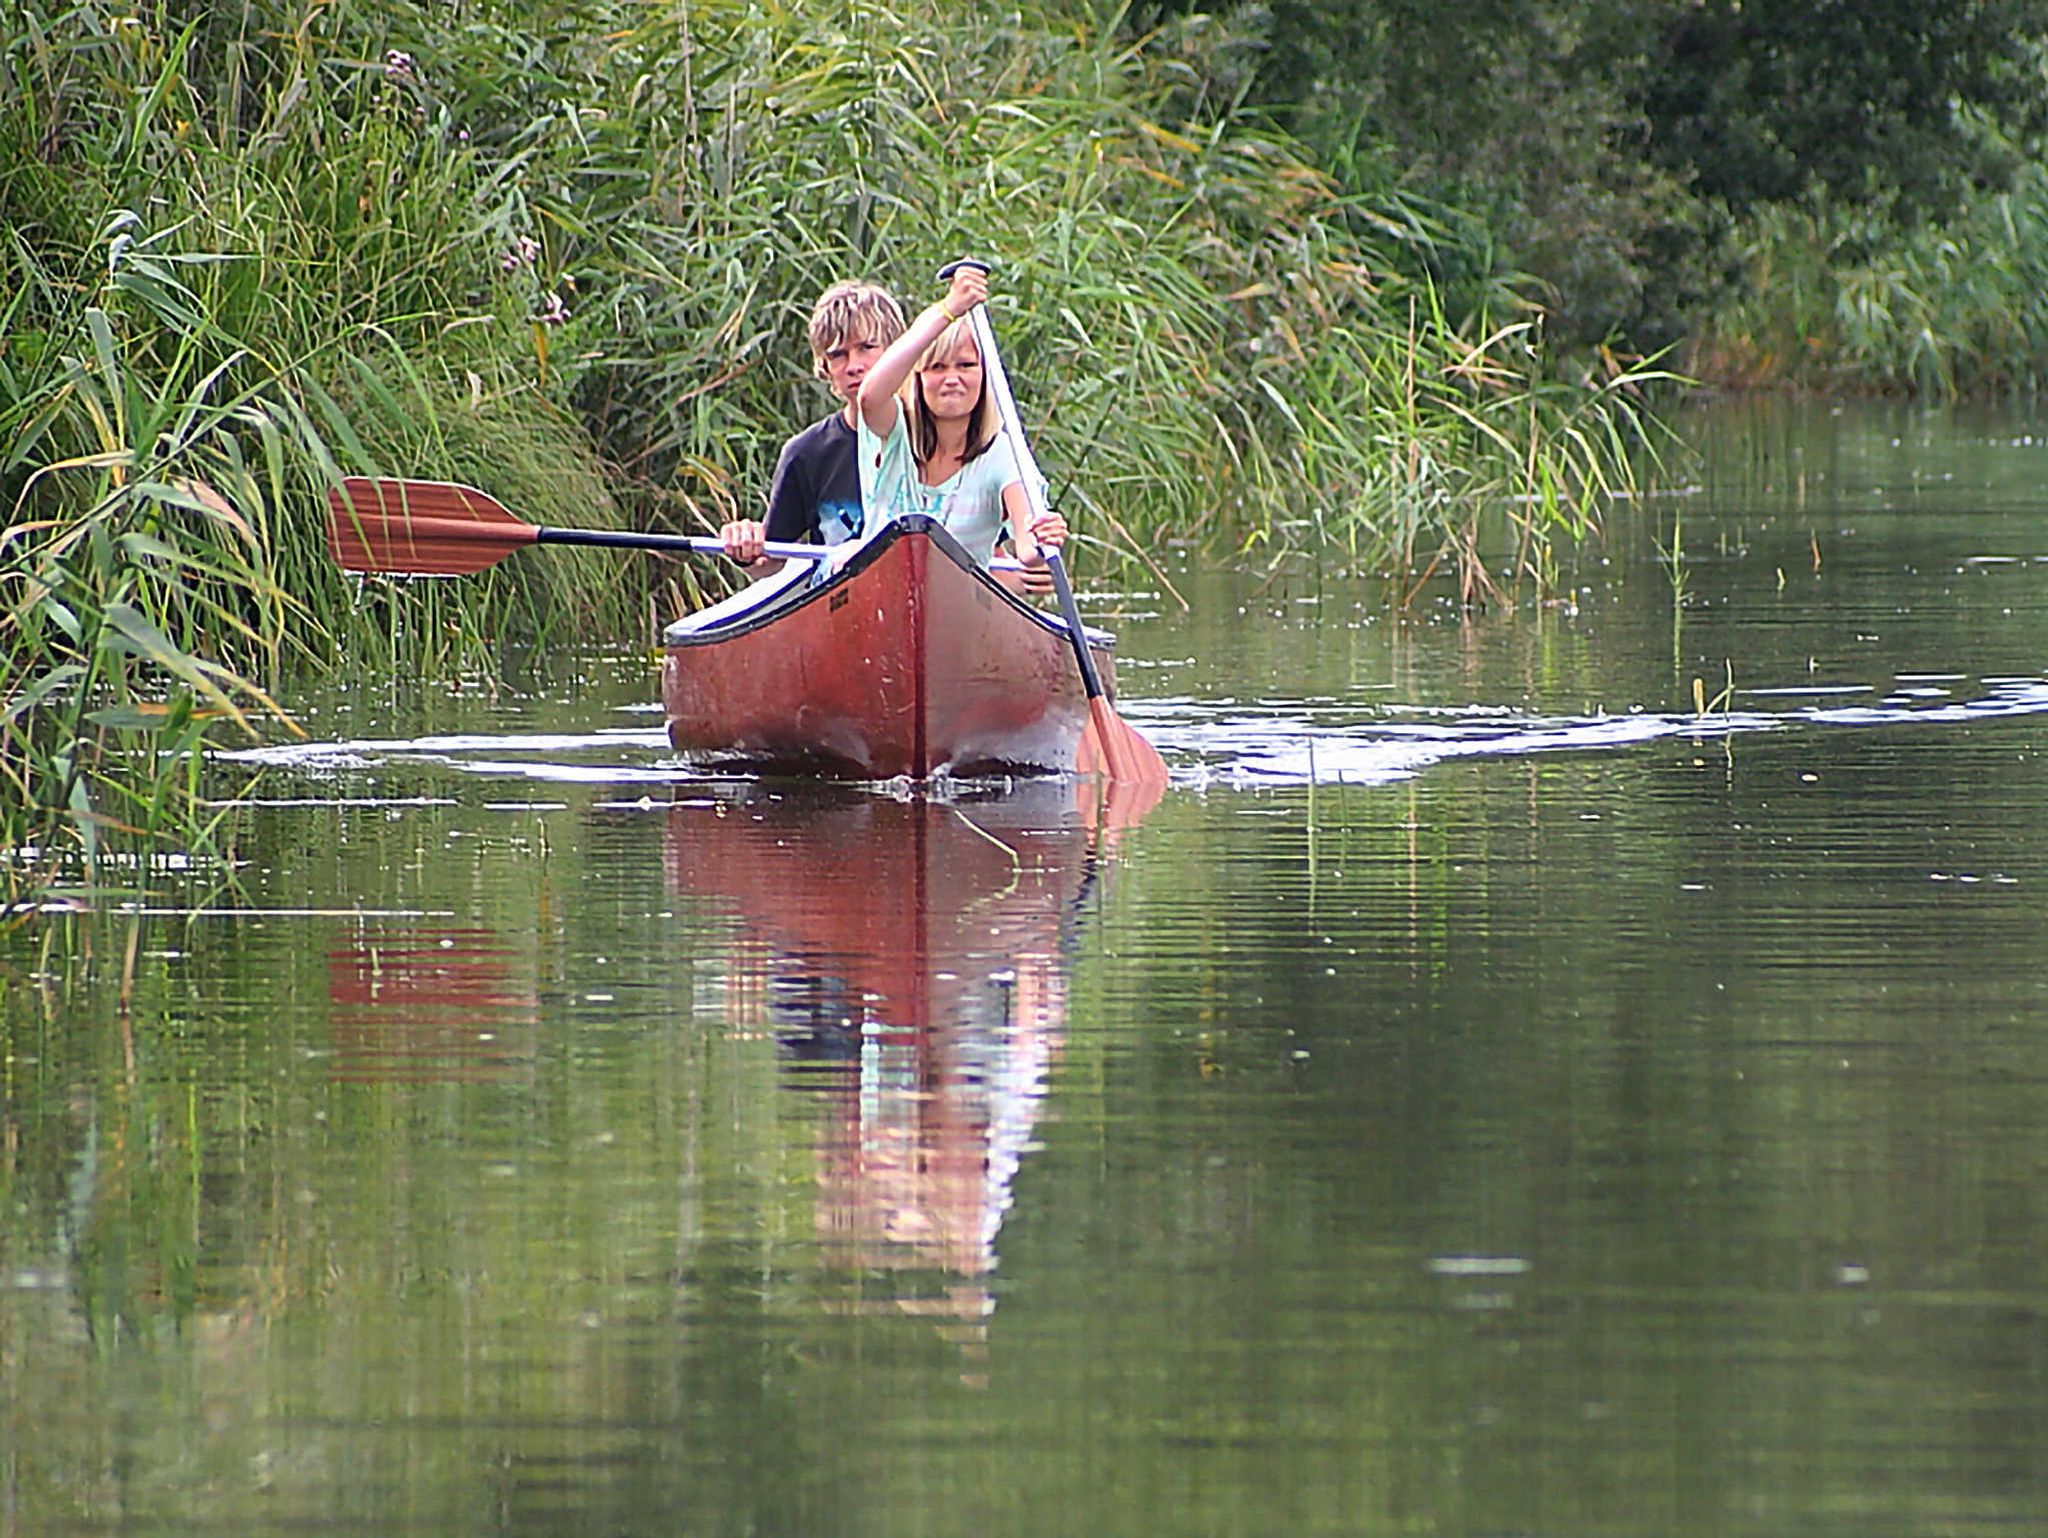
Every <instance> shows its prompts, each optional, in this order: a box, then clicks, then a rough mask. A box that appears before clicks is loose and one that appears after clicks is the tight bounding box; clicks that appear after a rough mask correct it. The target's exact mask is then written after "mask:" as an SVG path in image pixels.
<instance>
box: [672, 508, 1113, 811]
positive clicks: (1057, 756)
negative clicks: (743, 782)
mask: <svg viewBox="0 0 2048 1538" xmlns="http://www.w3.org/2000/svg"><path fill="white" fill-rule="evenodd" d="M814 576H815V573H814V571H813V570H812V568H811V567H810V566H809V565H800V564H797V563H791V564H790V565H787V566H785V567H784V568H783V569H782V570H781V571H779V572H777V573H776V574H775V575H774V576H772V577H769V578H767V579H765V580H764V581H761V582H757V583H755V584H753V585H752V586H751V587H748V588H746V589H744V590H742V591H741V592H739V593H736V594H734V595H733V596H732V597H731V598H728V599H726V600H725V601H724V602H722V603H718V604H714V605H712V606H711V607H710V608H708V609H705V610H703V611H701V612H699V613H697V614H693V615H690V616H688V617H686V618H684V619H681V620H678V621H676V623H674V624H673V625H670V626H669V627H668V629H667V630H665V631H664V632H663V633H662V645H663V648H664V653H665V655H664V659H663V663H662V680H661V694H662V705H663V709H664V712H665V714H666V716H667V721H668V736H669V741H670V743H671V744H672V745H673V746H674V747H675V749H676V751H677V752H678V753H681V754H683V755H685V756H686V757H688V758H691V759H697V760H711V761H724V762H733V763H739V764H744V765H746V766H748V767H750V768H754V769H758V770H762V771H766V772H770V773H790V774H806V775H818V776H823V777H826V778H832V779H852V780H888V779H896V778H899V777H907V778H909V779H913V780H924V779H929V778H931V777H933V776H937V775H959V776H970V775H988V774H1046V773H1062V772H1065V771H1069V770H1072V769H1074V768H1075V767H1076V755H1077V753H1078V752H1079V750H1080V747H1081V741H1082V733H1083V730H1084V728H1085V727H1086V726H1087V724H1088V701H1087V698H1086V696H1085V695H1084V693H1083V692H1082V687H1081V680H1080V676H1079V673H1078V670H1077V668H1076V666H1075V662H1074V655H1073V651H1072V648H1071V646H1070V644H1069V642H1068V639H1067V630H1066V627H1065V625H1064V624H1063V623H1062V622H1061V620H1060V619H1059V618H1058V617H1057V616H1055V615H1049V614H1044V613H1041V612H1040V611H1039V610H1037V609H1034V608H1032V607H1031V606H1030V605H1028V604H1025V603H1023V602H1021V601H1020V600H1019V599H1017V598H1015V597H1014V596H1012V595H1011V593H1010V592H1009V591H1008V590H1007V589H1006V588H1005V587H1004V586H1003V585H1002V584H1001V583H1000V582H999V581H997V580H996V579H995V578H994V577H992V576H991V575H990V574H989V573H988V572H986V571H984V570H982V569H981V568H980V567H979V566H977V565H976V564H975V562H974V559H973V558H972V557H971V556H969V555H968V554H967V552H966V551H965V550H963V549H962V548H961V547H960V545H959V542H958V541H956V540H955V539H954V538H953V537H952V536H951V535H950V534H948V533H947V532H946V531H945V529H944V528H943V527H942V526H941V525H940V524H939V522H938V521H937V520H936V519H933V518H929V517H923V516H917V515H911V516H906V517H902V518H898V519H895V520H894V521H892V522H890V523H888V524H886V525H884V526H883V527H882V528H881V529H879V530H878V531H876V532H875V533H874V534H872V535H870V536H868V537H867V538H866V539H865V540H864V541H863V542H862V544H861V545H860V546H859V548H858V549H856V550H855V551H854V553H853V554H852V556H851V557H850V558H849V559H847V561H846V562H845V564H844V565H843V566H841V567H840V569H839V570H837V571H836V572H833V573H831V574H830V575H829V576H828V577H826V578H825V579H824V580H823V581H821V582H819V581H814V580H813V579H814ZM1088 640H1089V649H1090V651H1091V652H1092V653H1093V654H1094V656H1095V665H1096V667H1097V669H1098V670H1099V671H1100V673H1101V675H1102V679H1103V687H1104V689H1105V691H1107V692H1108V693H1109V694H1110V695H1111V696H1112V698H1113V697H1114V692H1115V661H1114V655H1113V649H1114V645H1115V643H1114V641H1113V640H1112V638H1111V637H1109V636H1107V635H1104V634H1102V633H1101V632H1099V631H1096V630H1093V629H1091V630H1090V631H1089V632H1088Z"/></svg>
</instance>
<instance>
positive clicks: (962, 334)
mask: <svg viewBox="0 0 2048 1538" xmlns="http://www.w3.org/2000/svg"><path fill="white" fill-rule="evenodd" d="M963 340H965V341H969V342H973V341H974V326H973V324H972V322H971V321H969V320H968V319H967V318H966V317H965V316H963V317H961V318H960V319H959V320H956V321H954V322H953V324H952V325H950V326H948V327H947V328H946V329H945V330H944V331H941V332H940V333H939V334H938V336H937V337H935V338H934V339H933V341H932V345H931V346H929V347H927V348H926V349H925V350H924V354H923V356H921V357H920V358H919V359H918V360H917V367H916V368H915V369H914V370H912V371H911V375H910V452H911V453H912V454H914V455H916V456H917V462H918V463H919V464H923V463H925V462H926V461H927V460H929V459H930V458H931V457H932V455H933V454H934V453H935V452H937V450H938V447H939V427H938V423H937V422H935V421H933V420H932V414H931V412H930V411H929V410H927V409H926V408H925V403H924V371H925V370H926V369H928V368H930V367H931V366H932V365H933V364H934V363H936V362H938V361H939V360H940V359H941V358H945V357H950V356H951V355H952V352H953V350H954V349H955V348H956V347H958V346H959V345H960V343H961V342H962V341H963ZM974 356H975V357H976V358H981V344H980V343H978V342H976V343H975V347H974ZM981 365H982V367H981V394H979V395H977V396H976V397H975V398H974V409H973V410H972V411H970V412H969V413H968V414H967V452H966V454H965V455H964V456H963V457H962V459H961V463H962V465H966V464H967V463H969V462H971V461H973V460H976V459H979V458H980V457H981V456H982V455H983V454H984V453H985V452H987V450H988V446H989V445H990V444H991V443H994V442H995V441H996V437H997V434H998V431H999V424H998V423H997V421H996V409H995V403H994V402H993V401H991V400H990V399H989V398H988V360H987V359H986V358H981Z"/></svg>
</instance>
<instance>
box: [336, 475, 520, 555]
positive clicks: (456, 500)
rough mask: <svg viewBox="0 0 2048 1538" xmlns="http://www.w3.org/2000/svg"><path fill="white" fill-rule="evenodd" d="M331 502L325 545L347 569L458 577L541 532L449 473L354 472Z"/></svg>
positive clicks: (506, 552) (507, 553) (509, 551)
mask: <svg viewBox="0 0 2048 1538" xmlns="http://www.w3.org/2000/svg"><path fill="white" fill-rule="evenodd" d="M327 502H328V517H327V549H328V552H329V554H331V555H332V556H333V557H334V559H335V560H336V561H337V562H339V563H340V565H341V568H342V569H343V570H344V571H365V572H394V573H404V574H406V575H408V576H414V577H460V576H465V575H467V574H468V573H470V572H474V571H482V570H484V569H485V568H486V567H489V566H495V565H496V564H497V563H498V562H500V561H502V560H504V559H505V557H506V556H508V555H510V554H511V553H512V552H513V551H514V550H517V549H519V548H521V547H522V546H525V545H530V544H532V543H534V541H535V540H536V539H537V538H538V537H539V534H540V530H539V529H537V528H536V527H534V525H532V524H530V523H527V522H526V521H525V520H523V519H521V518H518V517H516V516H514V515H513V514H512V513H510V512H507V511H506V510H505V508H504V507H503V506H502V505H501V504H500V503H499V502H498V501H497V500H496V499H495V498H493V497H491V496H488V495H486V494H485V493H484V492H481V491H478V490H477V489H476V488H475V487H473V486H457V485H454V484H452V483H450V482H446V481H389V480H369V479H367V478H365V477H362V476H350V477H349V478H348V479H347V480H345V481H343V482H342V483H341V486H340V488H339V489H337V490H332V491H329V492H328V493H327Z"/></svg>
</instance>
